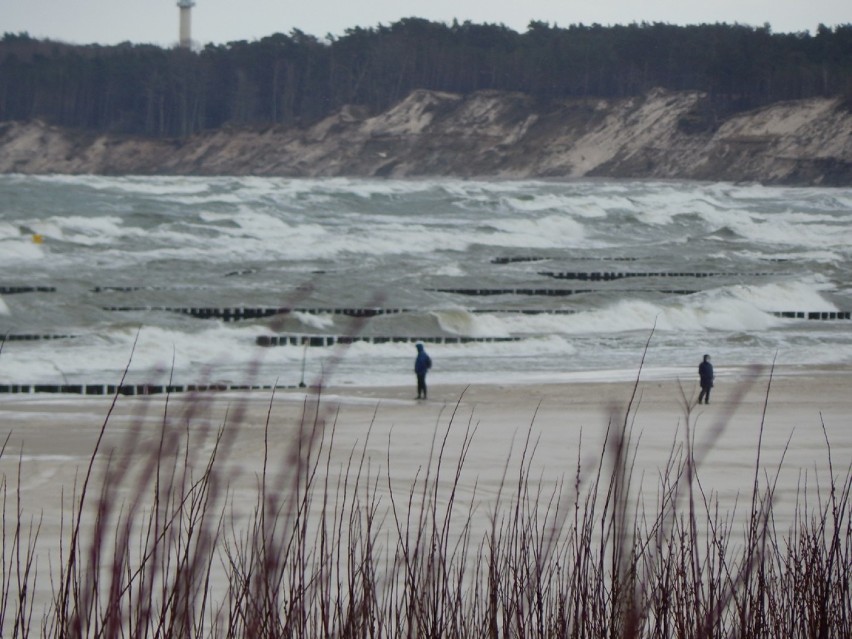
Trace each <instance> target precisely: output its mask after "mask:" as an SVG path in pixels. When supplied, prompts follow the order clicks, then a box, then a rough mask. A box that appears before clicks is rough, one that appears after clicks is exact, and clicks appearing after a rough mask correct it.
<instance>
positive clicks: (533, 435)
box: [0, 369, 852, 510]
mask: <svg viewBox="0 0 852 639" xmlns="http://www.w3.org/2000/svg"><path fill="white" fill-rule="evenodd" d="M436 377H437V376H436ZM850 390H852V374H850V372H849V371H843V370H825V369H821V370H813V371H807V372H802V371H796V372H795V374H786V375H785V374H783V373H782V374H778V373H776V374H775V376H774V378H773V379H772V380H771V383H770V379H769V374H768V372H766V371H762V372H750V371H740V372H739V373H735V374H732V375H730V376H727V377H725V378H722V379H720V380H718V381H717V384H716V388H715V389H714V391H713V395H712V401H711V403H710V404H709V405H700V406H699V405H695V398H696V396H697V391H698V389H697V384H696V383H695V382H694V380H686V381H681V380H652V381H644V380H642V379H640V380H639V382H638V384H636V383H634V382H615V383H600V382H582V381H579V382H577V383H570V384H541V385H537V386H515V385H511V384H505V385H477V386H469V387H461V386H445V385H441V384H440V383H434V384H431V385H430V398H429V399H428V400H427V401H418V400H415V399H413V397H414V388H413V386H412V387H409V386H399V387H381V388H378V387H376V388H373V387H361V388H352V387H340V388H327V389H322V390H321V391H320V392H319V393H317V391H316V389H310V390H309V391H308V392H304V391H293V390H279V391H277V392H276V393H275V394H274V396H273V394H272V392H254V393H244V394H240V393H235V392H225V393H200V394H196V395H190V394H184V395H173V396H171V397H169V398H166V397H165V396H157V395H155V396H150V397H119V398H118V399H117V401H116V403H115V406H114V407H113V408H112V409H111V408H110V406H111V400H110V398H89V397H76V396H69V395H48V394H32V395H19V396H15V395H9V396H5V397H0V414H2V424H3V429H4V430H5V431H6V433H8V441H7V443H6V448H5V452H4V454H3V457H2V460H0V464H1V465H2V472H3V473H4V475H5V477H6V480H7V482H8V483H9V485H10V487H11V486H13V485H15V483H16V479H15V477H16V475H17V472H18V463H19V460H20V462H21V482H20V489H21V495H22V498H23V503H24V504H26V505H27V506H28V507H32V506H34V505H38V509H42V508H43V509H45V510H50V509H51V508H52V507H54V506H55V505H56V504H57V503H58V500H59V495H60V493H61V491H62V489H63V486H64V488H65V490H66V491H68V489H69V488H70V483H71V482H73V480H74V478H75V476H77V474H78V473H79V472H81V469H83V468H85V466H86V465H87V464H88V460H89V458H90V456H91V454H92V452H93V450H94V448H95V445H96V442H97V438H98V435H99V433H100V430H101V426H102V425H103V423H104V422H105V420H106V421H108V424H107V427H106V428H105V429H104V434H103V441H102V442H101V444H100V447H101V449H100V450H101V455H100V458H101V459H106V457H107V453H109V454H112V455H113V456H118V457H120V458H126V457H133V456H134V455H141V454H143V453H145V454H147V453H149V451H150V447H153V446H156V445H157V443H158V442H159V438H160V435H161V432H162V428H161V426H162V424H164V423H165V424H167V425H168V428H169V429H171V430H177V431H178V432H183V431H186V432H187V433H192V437H199V438H200V441H205V442H206V443H205V446H208V447H210V446H212V443H211V441H210V440H211V439H212V436H213V433H214V432H215V431H216V429H218V428H221V427H225V432H226V433H228V434H229V435H230V434H232V435H233V436H232V437H231V436H227V437H225V441H226V442H227V445H228V448H227V452H226V453H225V454H221V455H220V461H221V462H222V463H224V464H227V465H228V466H229V467H231V468H232V469H233V470H232V472H230V473H229V477H230V479H231V480H232V481H233V482H234V484H235V485H239V483H240V478H241V477H242V479H245V478H246V476H248V477H249V478H250V480H251V481H254V480H253V477H254V475H255V473H256V471H257V469H258V464H259V463H261V461H262V457H263V448H264V444H263V442H264V437H265V433H266V431H267V429H266V428H265V426H266V424H267V421H268V451H269V452H268V459H269V468H270V469H271V470H279V466H280V467H283V466H286V465H287V464H288V463H289V462H290V460H291V457H292V449H293V446H294V441H296V438H295V435H296V434H297V433H298V431H299V429H300V424H304V426H301V428H302V430H303V431H304V430H308V429H309V428H311V427H312V424H314V423H315V422H317V421H319V422H321V423H322V424H324V433H325V438H326V439H327V440H328V438H329V437H332V436H333V438H334V439H333V446H332V449H333V451H332V454H331V463H330V465H329V467H330V468H331V469H332V470H334V469H335V468H337V469H339V468H340V466H341V465H343V464H346V463H348V460H349V458H350V457H351V456H352V455H356V456H359V457H360V456H361V455H362V453H363V454H364V455H365V456H366V457H368V458H369V459H370V461H371V464H372V468H373V470H374V471H376V472H377V471H378V470H379V469H385V468H389V470H390V476H391V478H392V479H393V480H394V481H395V482H399V483H400V484H401V485H405V484H409V483H410V482H411V481H413V479H414V478H415V476H416V474H417V473H418V471H419V470H421V471H422V469H424V468H425V467H426V466H428V465H429V460H430V455H434V454H436V452H435V451H436V449H437V448H438V447H439V446H441V444H442V439H443V438H444V437H445V436H446V438H447V439H446V444H445V445H444V456H445V461H444V463H445V465H446V464H448V463H453V464H455V461H456V460H457V458H458V455H459V452H460V450H461V449H462V446H463V441H464V438H465V436H466V435H465V434H466V432H468V431H470V433H469V435H468V436H469V437H470V438H471V440H472V442H471V445H470V446H469V450H467V451H466V459H465V462H464V474H463V478H466V481H470V482H472V483H476V484H477V486H478V490H480V491H483V490H486V493H487V487H492V486H496V485H497V484H499V483H500V481H501V480H502V478H503V474H504V472H506V469H507V468H508V471H507V472H508V473H509V476H512V474H513V473H516V472H517V469H518V464H519V462H520V458H521V455H522V454H523V451H524V447H525V442H526V440H527V439H528V438H529V441H530V444H528V445H526V446H527V449H528V450H527V452H526V455H527V457H530V456H532V458H533V464H532V468H533V469H534V472H533V475H534V476H539V475H540V477H541V478H542V480H544V481H556V480H557V479H558V478H562V477H565V476H572V475H574V474H575V472H576V469H577V464H578V462H580V464H581V465H582V466H583V467H584V469H586V468H589V467H590V466H593V465H595V464H596V463H597V461H596V460H597V459H598V458H599V457H600V451H601V448H602V445H603V442H604V438H605V436H606V433H607V425H608V424H610V423H611V424H612V425H613V428H612V429H610V433H611V435H612V434H614V433H616V432H618V431H619V430H620V429H621V428H622V427H623V426H624V424H625V411H626V410H627V407H628V404H630V403H631V402H632V407H631V409H630V413H629V417H628V419H627V423H628V426H629V431H630V433H631V437H632V443H633V444H634V445H635V446H636V450H637V456H636V461H637V468H638V469H640V470H643V471H647V472H650V473H652V474H651V475H650V476H651V477H653V476H654V474H655V473H656V472H657V471H658V470H659V469H661V468H662V467H663V466H664V465H665V464H666V462H667V459H668V458H669V456H670V453H671V451H672V449H673V447H677V446H683V445H684V444H685V442H686V436H687V428H686V426H687V424H688V425H689V433H690V436H691V437H692V440H693V443H694V448H695V451H696V459H697V460H699V461H703V465H702V467H701V469H700V471H701V473H702V477H703V478H704V480H705V486H706V487H707V488H709V489H712V490H716V491H718V492H720V493H721V494H734V493H736V492H737V491H741V490H743V489H748V487H749V486H750V485H751V483H752V481H753V476H754V468H755V462H756V460H757V452H758V442H759V441H761V442H762V444H761V456H760V460H761V465H764V466H765V467H766V468H767V469H768V472H774V468H775V467H777V466H778V464H779V463H780V462H781V461H782V459H783V461H784V463H783V468H784V473H783V474H784V476H785V477H788V476H789V477H790V482H791V483H790V486H786V485H785V484H782V485H780V486H779V488H780V491H779V498H781V497H783V494H784V490H786V489H788V488H790V489H795V486H796V484H797V482H798V477H799V474H800V473H812V472H813V471H815V470H817V469H827V465H828V454H829V447H828V446H827V444H826V440H827V441H828V442H829V443H830V445H831V446H830V451H831V454H832V456H833V462H834V467H835V472H842V471H843V470H845V468H846V466H847V464H848V463H849V459H852V423H850V421H852V393H850ZM317 398H319V412H318V413H317V409H316V402H317ZM110 410H112V413H111V414H109V413H110ZM764 410H765V420H764V418H763V414H764ZM762 423H763V424H764V428H763V432H762V435H761V424H762ZM823 425H824V427H825V429H824V430H823ZM318 433H319V431H314V434H313V435H312V438H313V439H314V440H315V441H319V436H318ZM761 437H762V439H761ZM329 443H330V440H329ZM785 449H786V451H785ZM205 450H207V449H205ZM210 450H212V448H210ZM533 450H534V452H532V451H533ZM196 452H198V451H196ZM240 469H241V470H240ZM382 472H383V473H384V470H382ZM335 474H336V473H335ZM251 481H250V482H249V483H251ZM647 481H648V480H647V479H646V482H647ZM651 483H653V481H652V482H651Z"/></svg>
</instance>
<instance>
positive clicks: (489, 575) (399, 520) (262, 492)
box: [0, 397, 852, 639]
mask: <svg viewBox="0 0 852 639" xmlns="http://www.w3.org/2000/svg"><path fill="white" fill-rule="evenodd" d="M116 401H119V398H116ZM194 401H196V400H194V399H193V398H189V399H188V401H187V403H186V405H185V406H183V407H182V408H183V410H182V411H180V417H178V418H176V419H173V418H172V416H171V415H172V412H173V411H172V409H170V408H168V406H167V410H166V414H165V415H164V417H163V419H162V427H161V429H160V432H159V438H155V439H156V445H154V446H151V447H150V448H148V449H145V448H144V447H143V446H141V445H140V441H139V437H140V431H139V429H131V431H130V435H128V440H127V441H126V442H124V445H123V446H122V447H121V450H137V451H139V454H138V458H139V459H141V463H140V464H139V465H138V467H137V466H133V465H129V464H127V463H124V462H123V461H122V459H121V458H120V457H115V458H113V456H114V455H115V451H107V450H106V449H105V448H104V447H103V446H102V443H101V442H102V438H103V435H104V433H105V432H106V429H107V428H108V424H109V423H110V419H111V417H110V415H108V416H107V417H106V419H105V421H104V425H103V429H102V430H101V437H100V438H99V439H98V444H97V445H96V447H95V449H94V450H93V452H92V456H91V460H90V465H89V466H88V468H87V469H82V470H81V473H82V475H81V477H80V480H79V483H78V485H77V486H76V487H75V488H74V496H73V498H71V500H70V502H68V503H72V504H73V505H72V506H70V507H69V508H68V512H66V513H64V515H63V519H64V524H63V526H62V532H61V539H60V540H58V542H56V543H54V542H53V541H52V540H45V539H42V538H41V537H40V536H39V524H38V522H33V521H31V520H30V515H29V514H28V513H27V512H26V511H25V508H24V506H23V504H22V503H21V495H20V492H18V491H19V486H20V482H21V477H20V476H17V477H15V476H4V477H3V545H2V566H0V570H2V583H0V634H2V636H3V637H31V636H32V637H36V636H44V637H109V638H112V637H181V638H188V637H251V638H259V637H306V638H314V637H441V638H452V637H460V638H461V637H490V638H492V637H493V638H497V637H554V638H557V637H558V638H561V637H588V638H596V639H597V638H603V637H610V638H632V637H659V638H661V639H662V638H669V637H696V638H697V637H719V638H721V637H749V638H759V637H767V638H769V637H772V638H777V637H838V638H840V637H849V636H852V595H851V594H850V590H849V589H850V583H852V519H850V503H849V494H850V483H852V477H850V474H849V473H848V472H847V473H846V475H845V477H843V478H842V479H839V480H837V479H834V476H835V473H834V469H833V468H832V469H831V472H830V474H831V477H832V480H831V481H830V483H829V484H828V485H823V486H821V487H819V490H818V492H817V494H813V493H812V494H809V491H813V488H812V487H809V486H806V485H803V486H802V488H801V490H800V495H799V497H800V501H799V505H798V507H797V512H796V516H795V523H794V525H793V526H792V528H791V529H789V530H778V529H776V527H775V525H774V517H773V490H774V479H773V477H772V476H771V474H770V475H764V474H763V472H764V471H762V470H761V468H762V466H763V461H762V460H761V459H760V453H759V450H758V453H757V455H756V460H755V474H754V485H753V489H752V491H751V494H750V495H749V496H748V499H747V501H748V503H747V505H746V508H747V511H748V514H747V516H746V518H745V520H746V521H745V526H742V525H741V522H739V523H734V519H733V518H732V517H731V516H730V513H725V512H722V510H721V509H720V506H719V504H718V503H717V502H716V501H715V499H714V497H713V495H712V494H711V493H709V492H705V490H704V488H703V487H702V485H701V481H700V468H701V460H702V457H701V453H702V451H696V450H695V446H694V444H693V443H692V441H691V435H690V424H691V415H690V406H689V402H687V401H686V400H684V411H685V417H686V424H687V429H686V442H685V444H683V445H682V446H681V445H678V444H677V443H674V446H673V452H672V456H671V459H670V461H669V463H668V465H667V467H666V468H663V469H661V470H660V475H659V485H658V495H659V496H658V499H657V500H656V503H654V504H653V505H651V504H647V503H643V502H642V501H641V500H637V498H636V497H637V495H636V486H635V485H633V483H634V481H635V477H634V473H633V472H632V470H631V469H632V464H633V461H632V460H633V459H634V454H635V451H636V445H635V442H634V437H633V434H632V432H631V426H630V424H631V422H632V408H631V407H630V406H628V409H627V410H626V411H625V414H624V415H623V416H622V417H619V418H617V419H616V418H613V419H612V421H611V422H610V424H609V427H608V429H607V437H606V443H605V445H604V449H603V450H602V451H600V456H599V463H598V464H597V467H596V468H584V467H582V466H581V464H580V462H579V461H577V462H576V463H575V464H572V465H575V466H576V467H575V468H574V470H573V471H571V470H569V471H568V472H567V474H568V479H567V480H566V481H565V482H564V486H563V488H562V489H561V490H558V491H557V492H556V493H555V494H544V493H542V491H541V487H540V486H539V485H538V484H537V482H536V481H535V479H534V475H535V473H534V472H533V470H534V468H535V460H534V448H535V446H534V444H533V443H532V439H533V438H532V437H529V438H528V441H527V443H526V446H525V447H524V451H523V454H522V457H521V462H520V465H519V467H518V468H517V469H516V471H515V470H512V469H508V471H507V475H506V479H505V481H504V483H503V487H502V488H501V491H500V493H501V495H500V497H499V498H498V499H497V505H496V506H495V508H494V511H493V513H492V514H491V517H490V519H489V520H488V522H489V523H488V525H486V526H485V527H484V529H485V530H487V532H486V533H484V534H479V532H477V530H478V527H477V524H476V517H482V515H481V514H475V513H474V512H473V508H474V506H473V505H472V504H461V503H458V502H457V497H456V490H457V488H458V486H459V477H460V474H461V471H462V469H463V467H464V463H465V461H464V460H465V456H466V453H467V451H468V450H469V448H470V446H471V445H473V442H474V440H475V437H476V435H475V433H474V432H473V429H472V428H471V427H470V426H469V425H466V424H462V423H458V422H459V420H458V419H457V418H456V417H455V416H453V417H452V418H451V419H449V423H448V424H447V425H446V426H444V427H441V430H440V431H436V439H435V444H434V449H433V451H432V455H431V456H430V459H431V460H432V461H431V462H430V463H429V465H428V466H427V467H426V468H425V469H424V471H423V472H422V473H421V474H420V475H419V476H418V479H417V480H415V481H413V482H412V484H411V486H410V489H409V490H407V491H405V493H404V494H399V493H398V492H395V491H394V489H393V484H392V481H391V480H392V478H391V477H389V476H387V475H386V474H384V473H381V472H375V471H372V470H370V469H371V466H370V463H369V459H368V458H367V454H366V450H360V451H358V450H353V451H351V454H350V457H349V462H348V463H347V464H346V465H345V467H343V468H337V467H336V466H335V464H334V463H333V462H332V455H331V453H332V450H333V449H334V436H335V431H336V429H337V428H338V425H337V424H336V423H335V418H334V415H332V414H329V413H328V412H327V411H326V410H325V409H324V407H323V405H322V402H321V401H320V398H319V397H317V401H316V403H310V402H309V403H306V405H305V411H304V413H303V418H302V420H301V422H300V423H299V424H298V425H296V426H297V428H296V429H295V431H296V434H295V435H294V437H293V440H292V442H291V444H290V446H289V454H288V457H287V458H286V459H283V460H278V461H277V462H273V460H272V459H271V458H270V454H269V448H268V447H266V446H265V447H264V448H263V450H260V451H258V456H259V459H258V465H257V485H256V493H255V494H256V502H255V503H254V504H241V503H235V501H234V499H233V496H232V495H231V493H230V492H229V486H228V482H229V471H228V468H227V460H228V455H229V451H230V450H231V449H232V447H233V446H234V445H235V444H236V443H237V442H238V441H239V439H240V431H241V429H242V428H245V427H246V424H245V421H244V420H245V416H244V413H243V412H242V411H241V410H240V408H239V407H236V408H235V409H234V411H233V413H232V415H231V417H230V418H229V419H228V421H227V423H225V424H224V425H223V426H222V427H221V428H220V429H218V430H209V429H207V428H203V427H199V428H193V427H192V424H193V421H194V419H196V418H197V415H195V414H194V413H193V411H194V410H195V408H196V406H195V404H194ZM272 402H274V397H273V398H272V400H271V403H270V414H271V408H272ZM631 404H632V400H631ZM113 406H115V404H113ZM111 412H112V411H110V413H111ZM270 421H271V418H270V419H268V420H267V423H266V424H265V425H264V428H263V432H264V436H263V441H264V442H268V441H269V433H270V427H271V426H272V424H271V423H270ZM456 430H460V431H462V432H463V433H464V435H463V437H462V438H461V442H462V443H461V445H460V447H459V448H458V449H456V450H453V451H449V450H448V448H447V442H448V436H449V433H450V432H451V431H456ZM532 430H533V428H532V427H530V435H531V434H532ZM761 432H762V428H761ZM716 434H717V435H718V433H716ZM365 449H366V445H365ZM203 451H208V452H206V453H205V452H203ZM827 452H828V455H829V461H830V447H828V446H827ZM8 454H9V451H7V450H6V449H5V447H4V449H3V455H8ZM387 454H388V455H389V456H390V455H392V454H393V451H392V450H388V451H387ZM450 458H452V459H457V460H458V462H457V463H453V464H449V463H448V462H447V459H450ZM579 459H580V455H579V452H578V455H577V460H579ZM448 466H449V467H448ZM97 469H102V474H101V471H99V470H97ZM122 485H124V486H129V487H131V490H130V491H129V493H128V494H129V495H130V498H127V497H121V496H120V493H119V488H120V487H121V486H122ZM382 486H384V487H386V492H385V493H384V494H385V495H389V501H387V497H386V498H385V500H384V501H383V499H382V498H380V497H379V496H378V495H379V494H382V490H379V488H380V487H382ZM66 489H67V490H71V489H70V488H68V487H66ZM69 497H70V495H69ZM814 498H815V500H814V501H813V502H811V501H809V500H811V499H814ZM45 542H47V543H48V544H52V545H50V551H49V552H48V551H45V550H44V548H43V544H44V543H45ZM46 555H50V558H49V559H48V557H47V556H46ZM45 580H46V581H47V582H48V583H49V584H50V592H51V593H52V595H51V597H50V598H49V601H48V602H46V604H44V603H42V604H36V603H34V598H33V593H34V592H36V585H37V582H38V583H39V584H41V583H43V582H44V581H45ZM43 605H44V606H45V607H44V608H42V606H43Z"/></svg>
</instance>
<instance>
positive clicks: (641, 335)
mask: <svg viewBox="0 0 852 639" xmlns="http://www.w3.org/2000/svg"><path fill="white" fill-rule="evenodd" d="M850 257H852V189H848V188H847V189H843V188H840V189H824V188H788V187H769V186H757V185H735V184H728V183H713V184H711V183H692V182H648V181H612V180H606V181H592V180H589V181H570V182H556V181H473V180H449V179H430V180H411V181H403V180H366V179H284V178H256V177H221V178H195V177H193V178H187V177H91V176H86V177H29V176H16V175H6V176H0V336H4V338H5V341H4V342H3V347H2V351H0V384H42V385H45V384H60V385H73V384H114V383H116V382H118V381H119V380H120V378H121V376H122V375H123V374H124V373H125V371H126V374H127V382H128V383H135V384H169V383H171V384H210V383H213V384H222V385H272V384H279V385H297V384H299V383H302V382H307V383H314V382H316V381H317V380H320V379H322V380H323V381H324V382H325V383H326V384H353V385H406V384H411V383H412V379H411V378H412V376H413V375H412V366H413V359H414V354H415V348H414V345H413V342H414V341H416V340H418V339H422V340H423V341H424V342H426V348H427V351H429V353H430V354H431V356H432V359H433V361H434V368H433V370H432V373H431V383H433V384H436V383H463V384H466V383H478V382H499V383H518V384H524V383H540V382H546V381H566V380H584V379H625V378H631V377H633V376H635V374H636V372H637V370H638V367H639V366H640V362H642V358H643V353H644V352H645V348H646V344H647V352H646V353H645V355H644V363H643V364H642V366H643V371H644V374H645V375H646V376H658V377H666V378H670V377H680V376H683V377H686V378H688V379H692V378H693V377H695V370H696V366H697V364H698V362H699V361H700V359H701V356H702V355H703V354H704V353H710V354H711V355H712V359H713V362H714V364H715V366H716V371H717V376H724V375H726V374H732V373H734V372H736V371H737V370H738V369H741V368H742V367H745V366H748V365H751V364H770V363H771V362H773V361H775V362H776V366H778V367H779V369H781V370H786V371H790V372H795V371H796V370H799V369H801V367H805V366H809V365H828V366H841V367H844V366H849V365H850V364H852V320H850V319H849V317H850V316H849V311H852V288H851V286H852V262H850Z"/></svg>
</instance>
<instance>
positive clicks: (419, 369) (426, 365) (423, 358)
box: [414, 344, 432, 375]
mask: <svg viewBox="0 0 852 639" xmlns="http://www.w3.org/2000/svg"><path fill="white" fill-rule="evenodd" d="M430 368H432V358H430V357H429V355H427V354H426V351H425V350H423V344H418V345H417V359H415V360H414V372H415V373H417V374H418V375H424V374H425V373H426V371H428V370H429V369H430Z"/></svg>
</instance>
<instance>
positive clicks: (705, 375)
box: [698, 355, 716, 404]
mask: <svg viewBox="0 0 852 639" xmlns="http://www.w3.org/2000/svg"><path fill="white" fill-rule="evenodd" d="M715 377H716V376H715V375H714V374H713V364H711V363H710V356H709V355H705V356H704V361H703V362H701V363H700V364H699V365H698V379H699V381H700V383H701V392H700V393H698V403H699V404H700V403H701V400H702V399H703V400H704V403H705V404H709V403H710V389H711V388H713V379H714V378H715Z"/></svg>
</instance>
